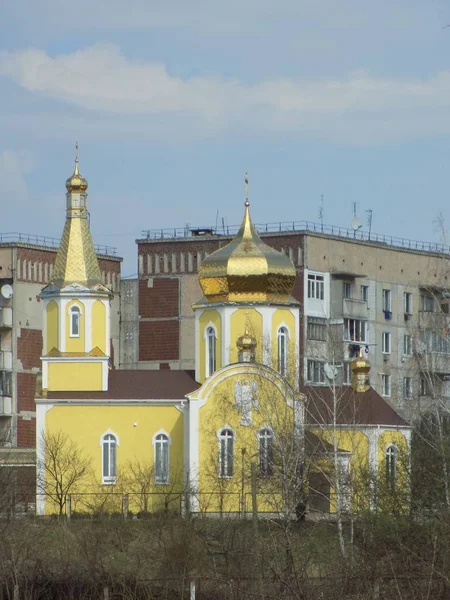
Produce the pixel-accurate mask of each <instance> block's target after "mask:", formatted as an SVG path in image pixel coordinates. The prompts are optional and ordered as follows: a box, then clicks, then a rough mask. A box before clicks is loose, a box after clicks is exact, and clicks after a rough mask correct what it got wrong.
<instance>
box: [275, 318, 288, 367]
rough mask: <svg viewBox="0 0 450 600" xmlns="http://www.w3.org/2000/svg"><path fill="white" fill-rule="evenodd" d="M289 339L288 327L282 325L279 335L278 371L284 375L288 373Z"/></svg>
mask: <svg viewBox="0 0 450 600" xmlns="http://www.w3.org/2000/svg"><path fill="white" fill-rule="evenodd" d="M288 339H289V334H288V330H287V328H286V327H280V329H279V330H278V335H277V344H278V372H279V373H280V374H281V375H283V377H284V376H285V375H286V373H287V365H288Z"/></svg>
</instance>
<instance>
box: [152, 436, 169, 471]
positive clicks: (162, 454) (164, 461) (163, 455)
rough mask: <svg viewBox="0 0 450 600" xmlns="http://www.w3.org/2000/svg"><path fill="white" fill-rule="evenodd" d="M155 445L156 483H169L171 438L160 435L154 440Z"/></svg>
mask: <svg viewBox="0 0 450 600" xmlns="http://www.w3.org/2000/svg"><path fill="white" fill-rule="evenodd" d="M154 445H155V482H156V483H168V482H169V436H168V435H166V434H165V433H158V434H157V435H156V436H155V438H154Z"/></svg>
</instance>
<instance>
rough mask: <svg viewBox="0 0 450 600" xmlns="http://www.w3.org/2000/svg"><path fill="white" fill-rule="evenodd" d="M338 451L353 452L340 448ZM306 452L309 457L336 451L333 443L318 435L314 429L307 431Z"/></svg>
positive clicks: (343, 452)
mask: <svg viewBox="0 0 450 600" xmlns="http://www.w3.org/2000/svg"><path fill="white" fill-rule="evenodd" d="M337 451H338V452H339V453H342V454H351V452H349V451H348V450H342V448H338V449H337ZM305 452H306V455H307V456H309V458H313V457H316V456H320V457H322V456H323V455H324V454H331V453H333V452H334V446H333V444H330V443H329V442H327V441H326V440H324V439H323V438H321V437H320V436H318V435H316V434H315V433H313V432H312V431H306V432H305Z"/></svg>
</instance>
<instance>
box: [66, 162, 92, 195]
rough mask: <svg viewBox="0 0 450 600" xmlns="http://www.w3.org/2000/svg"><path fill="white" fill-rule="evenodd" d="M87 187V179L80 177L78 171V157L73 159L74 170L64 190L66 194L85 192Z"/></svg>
mask: <svg viewBox="0 0 450 600" xmlns="http://www.w3.org/2000/svg"><path fill="white" fill-rule="evenodd" d="M87 187H88V182H87V179H85V178H84V177H83V175H81V173H80V171H79V169H78V156H77V157H76V159H75V169H74V172H73V174H72V175H71V176H70V177H69V179H68V180H67V181H66V189H67V191H68V192H85V191H86V190H87Z"/></svg>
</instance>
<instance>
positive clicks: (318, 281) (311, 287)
mask: <svg viewBox="0 0 450 600" xmlns="http://www.w3.org/2000/svg"><path fill="white" fill-rule="evenodd" d="M324 287H325V284H324V276H323V275H314V274H313V273H309V274H308V298H315V299H316V300H323V297H324Z"/></svg>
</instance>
